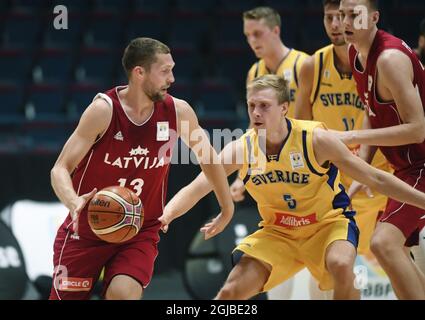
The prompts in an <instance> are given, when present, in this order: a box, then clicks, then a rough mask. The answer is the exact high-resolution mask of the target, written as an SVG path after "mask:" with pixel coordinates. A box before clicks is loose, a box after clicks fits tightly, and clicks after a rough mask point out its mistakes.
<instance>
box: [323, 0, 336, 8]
mask: <svg viewBox="0 0 425 320" xmlns="http://www.w3.org/2000/svg"><path fill="white" fill-rule="evenodd" d="M322 3H323V7H326V6H327V5H331V6H339V4H340V3H341V0H323V2H322Z"/></svg>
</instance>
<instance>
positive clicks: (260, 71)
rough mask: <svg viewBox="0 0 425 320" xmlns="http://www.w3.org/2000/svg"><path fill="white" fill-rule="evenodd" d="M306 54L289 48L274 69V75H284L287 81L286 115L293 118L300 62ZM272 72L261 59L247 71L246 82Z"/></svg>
mask: <svg viewBox="0 0 425 320" xmlns="http://www.w3.org/2000/svg"><path fill="white" fill-rule="evenodd" d="M307 57H308V55H307V54H306V53H304V52H302V51H298V50H295V49H290V51H289V53H288V55H287V56H286V57H285V58H284V59H283V60H282V62H281V63H280V65H279V67H278V68H277V70H276V75H278V76H282V77H284V78H285V79H286V80H287V81H288V82H289V92H290V103H289V109H288V114H287V116H288V117H289V118H293V117H294V114H295V110H294V109H295V106H294V102H295V94H296V91H297V89H298V78H299V72H300V68H301V65H302V63H303V62H304V60H305V59H306V58H307ZM271 73H272V72H271V71H270V70H269V69H267V66H266V63H265V62H264V60H263V59H261V60H259V61H257V62H256V63H254V64H253V65H252V66H251V68H250V69H249V72H248V82H250V81H252V80H254V79H255V78H258V77H261V76H264V75H266V74H271Z"/></svg>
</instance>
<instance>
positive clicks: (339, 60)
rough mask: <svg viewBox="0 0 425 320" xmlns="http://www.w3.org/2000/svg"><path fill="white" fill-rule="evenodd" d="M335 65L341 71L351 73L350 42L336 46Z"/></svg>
mask: <svg viewBox="0 0 425 320" xmlns="http://www.w3.org/2000/svg"><path fill="white" fill-rule="evenodd" d="M334 60H335V67H336V68H337V70H338V71H339V72H341V73H351V66H350V60H349V56H348V44H346V45H343V46H334Z"/></svg>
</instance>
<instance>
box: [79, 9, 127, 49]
mask: <svg viewBox="0 0 425 320" xmlns="http://www.w3.org/2000/svg"><path fill="white" fill-rule="evenodd" d="M122 19H123V18H122V17H121V16H120V15H118V14H115V13H112V12H97V13H95V14H93V15H92V16H91V18H90V19H89V20H90V22H89V26H88V28H87V29H86V31H85V33H84V36H83V39H84V44H85V45H86V46H89V47H90V46H106V47H110V48H112V47H115V46H116V45H117V43H118V41H119V36H120V35H121V32H122V30H121V29H122V26H123V21H122Z"/></svg>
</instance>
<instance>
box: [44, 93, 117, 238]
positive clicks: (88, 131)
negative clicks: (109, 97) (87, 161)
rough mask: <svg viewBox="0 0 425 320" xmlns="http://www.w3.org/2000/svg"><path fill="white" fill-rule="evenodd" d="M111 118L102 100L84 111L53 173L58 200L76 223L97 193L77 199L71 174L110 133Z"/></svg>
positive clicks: (106, 105)
mask: <svg viewBox="0 0 425 320" xmlns="http://www.w3.org/2000/svg"><path fill="white" fill-rule="evenodd" d="M111 118H112V108H111V107H110V106H109V105H108V104H107V102H106V101H104V100H103V99H96V100H95V101H93V102H92V103H91V104H90V106H89V107H88V108H87V109H86V110H85V111H84V113H83V115H82V116H81V119H80V122H79V124H78V126H77V128H76V129H75V131H74V132H73V133H72V135H71V136H70V137H69V139H68V141H67V142H66V143H65V145H64V147H63V149H62V151H61V153H60V155H59V157H58V159H57V160H56V163H55V165H54V166H53V168H52V170H51V172H50V177H51V184H52V187H53V190H54V191H55V193H56V195H57V197H58V198H59V200H60V201H61V202H62V203H63V204H64V205H65V206H66V207H67V208H68V209H69V210H70V212H71V215H72V217H73V219H74V220H75V219H76V218H77V216H78V214H79V212H80V211H81V210H82V209H83V208H84V206H85V204H86V202H87V201H88V200H89V199H90V198H91V197H93V195H94V194H95V193H96V190H95V189H94V190H92V191H91V192H90V193H88V194H86V195H82V196H80V197H78V196H77V194H76V192H75V190H74V188H73V186H72V181H71V173H72V172H73V171H74V169H75V168H76V167H77V165H78V163H80V161H81V160H82V159H83V158H84V156H85V155H86V154H87V152H88V151H89V150H90V148H91V146H92V145H93V143H94V142H95V141H96V139H97V138H98V137H99V136H101V135H102V134H103V132H104V131H105V130H106V129H107V127H108V125H109V122H110V121H111ZM74 231H75V229H74Z"/></svg>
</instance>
